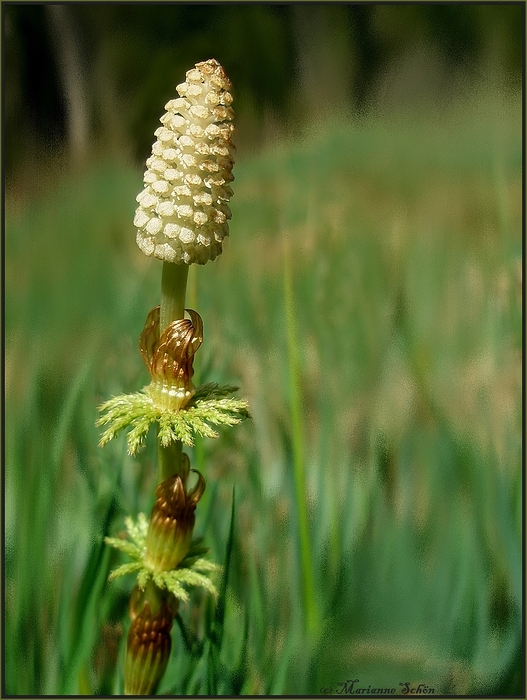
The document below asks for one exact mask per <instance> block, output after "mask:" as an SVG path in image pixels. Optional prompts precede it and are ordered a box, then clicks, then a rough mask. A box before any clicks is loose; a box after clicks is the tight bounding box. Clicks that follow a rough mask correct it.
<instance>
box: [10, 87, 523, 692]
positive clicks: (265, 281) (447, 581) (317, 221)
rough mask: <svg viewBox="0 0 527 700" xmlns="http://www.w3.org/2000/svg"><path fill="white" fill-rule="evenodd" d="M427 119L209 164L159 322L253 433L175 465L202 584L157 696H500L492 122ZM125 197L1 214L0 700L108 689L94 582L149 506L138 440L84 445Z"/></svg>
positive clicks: (115, 673)
mask: <svg viewBox="0 0 527 700" xmlns="http://www.w3.org/2000/svg"><path fill="white" fill-rule="evenodd" d="M443 107H444V106H441V109H439V107H438V110H437V111H435V112H434V113H432V114H430V113H428V114H420V113H418V112H412V114H411V118H410V117H408V116H399V115H397V114H396V113H390V115H389V116H388V115H380V116H381V118H379V119H375V120H371V121H364V122H362V123H360V124H357V123H352V124H351V123H350V124H341V123H336V124H332V123H330V122H329V121H328V122H327V123H326V124H325V125H324V127H322V126H321V127H319V130H318V132H317V133H314V134H311V135H304V137H303V139H302V141H301V143H285V144H284V145H283V146H282V147H281V148H277V149H275V150H274V151H272V152H269V153H267V154H263V155H262V156H261V157H257V158H256V157H255V158H253V159H251V160H250V161H249V160H247V161H245V162H243V161H241V162H239V163H237V166H236V195H235V197H234V199H233V207H232V209H233V218H232V229H231V238H230V240H229V245H228V246H227V248H226V250H225V252H224V254H223V255H222V257H221V258H220V259H219V260H218V261H216V262H214V263H213V264H210V265H207V266H205V268H203V269H201V268H200V269H198V270H192V275H194V278H193V280H191V282H190V285H189V288H190V289H191V290H192V289H194V291H193V292H192V293H193V294H194V298H193V299H192V303H190V299H189V305H191V306H192V308H196V309H198V310H199V312H200V314H201V315H202V316H203V322H204V327H205V330H206V341H205V343H204V345H203V347H202V349H201V350H200V354H199V356H198V358H197V359H196V363H195V365H196V373H197V375H199V381H200V382H203V383H211V382H219V383H220V384H223V383H224V382H226V381H236V383H237V384H238V385H239V386H241V387H242V388H243V395H244V397H246V398H247V399H248V402H249V404H250V406H251V414H252V416H253V418H254V420H253V421H245V422H244V423H243V424H242V425H240V426H239V427H238V428H237V429H236V430H232V431H224V434H223V435H222V439H221V440H209V439H203V438H200V437H197V438H196V440H195V445H194V447H193V448H192V449H191V450H190V452H191V454H190V458H191V463H192V466H193V467H194V468H196V469H198V470H200V471H201V472H203V473H206V474H207V476H208V484H207V489H206V491H205V493H204V494H203V497H202V499H201V501H200V504H199V518H198V522H197V526H196V527H197V530H198V531H197V533H196V534H197V535H202V536H204V538H205V542H206V544H207V546H208V547H210V552H211V559H213V560H214V561H218V562H221V563H222V564H223V567H224V572H223V573H224V578H222V579H221V580H220V582H219V584H218V589H219V596H218V599H217V602H215V601H214V599H213V598H212V597H211V596H209V595H207V592H206V591H205V590H202V589H200V588H199V587H197V588H194V589H190V590H189V591H188V594H189V597H190V601H189V604H188V605H186V604H182V605H181V608H180V611H179V614H178V617H177V618H176V619H177V625H174V628H173V642H174V643H173V652H172V657H171V660H170V664H169V667H168V670H167V675H166V677H165V678H164V679H163V682H162V685H161V686H160V688H159V692H160V693H165V694H169V695H180V694H206V693H208V692H211V691H214V692H217V693H218V694H236V693H239V694H254V695H257V694H298V695H302V694H318V693H319V692H320V688H321V687H324V688H325V687H331V686H332V685H335V684H336V683H337V682H339V681H345V680H347V679H348V678H350V677H352V678H360V679H361V686H362V685H363V686H365V687H367V686H368V684H370V683H371V684H372V686H373V685H375V686H378V685H381V684H382V685H385V686H387V687H391V686H392V685H393V686H395V687H396V688H397V690H398V689H399V686H398V684H399V683H404V682H406V681H409V682H413V681H414V680H415V682H416V683H419V682H423V683H426V684H427V685H428V686H429V687H434V688H435V691H436V693H443V694H477V695H481V694H484V695H486V694H490V695H503V694H510V695H512V694H520V692H521V660H522V657H521V648H522V625H521V604H522V566H521V560H522V472H521V446H522V445H521V436H522V423H521V347H522V307H521V292H522V287H521V253H522V238H521V217H522V209H521V194H522V189H521V127H522V121H521V104H520V102H516V101H515V100H514V99H507V100H504V99H503V98H502V97H501V96H500V95H499V94H497V93H495V92H494V91H493V88H492V87H491V86H487V89H485V91H484V92H483V93H482V95H481V96H480V97H479V98H478V96H474V97H470V99H469V97H468V96H467V98H466V100H465V101H464V102H463V104H458V105H457V108H456V109H455V110H454V111H452V112H448V111H443ZM140 180H141V178H140V172H139V173H138V172H137V171H132V170H129V169H127V168H123V167H118V166H115V165H111V164H103V163H101V164H100V165H99V166H98V167H97V168H96V169H94V170H92V171H90V172H88V173H85V174H82V175H80V174H79V175H77V176H76V177H75V178H71V177H69V176H68V178H64V179H59V178H58V175H57V180H56V183H55V187H54V190H53V192H50V193H49V194H48V195H47V196H46V198H35V199H33V200H28V201H20V202H18V205H17V207H16V208H15V207H14V205H11V206H10V207H8V210H7V212H6V236H5V252H6V300H5V319H6V357H5V366H6V418H5V461H6V468H5V537H6V542H5V545H6V546H5V650H4V662H5V674H4V677H5V683H6V692H8V693H11V694H14V695H46V694H48V695H64V694H65V695H77V694H79V693H89V694H102V695H110V694H118V693H119V692H120V691H122V678H121V671H120V668H121V663H120V658H121V656H120V655H121V654H122V651H123V644H124V643H125V640H126V633H127V628H126V625H127V622H126V620H127V610H128V601H129V594H130V589H131V586H132V580H131V579H132V577H131V576H129V577H124V576H123V577H120V578H118V579H116V580H115V581H114V582H112V583H111V584H109V583H108V576H109V573H110V570H111V569H113V568H115V567H116V566H118V565H119V564H120V563H121V561H120V560H117V557H118V556H121V555H119V554H118V553H116V552H113V551H112V550H111V549H110V548H109V547H107V546H106V545H105V543H104V537H105V536H107V535H108V534H109V533H112V534H113V533H118V532H120V531H121V530H122V529H123V523H124V518H125V516H126V515H127V514H128V513H140V512H146V513H148V512H150V509H151V507H152V502H151V499H152V493H153V490H154V486H155V479H156V474H155V453H156V448H157V445H156V442H155V440H153V439H150V438H147V439H146V440H145V447H144V450H143V451H142V452H141V453H140V454H139V458H138V459H137V460H136V459H134V458H133V457H131V456H130V455H129V454H128V453H127V446H126V440H125V439H124V436H118V437H117V438H116V439H115V440H113V441H112V442H111V443H110V444H109V445H108V446H107V447H106V448H105V449H104V450H100V449H98V447H97V443H98V441H99V439H100V433H99V430H98V429H96V428H95V425H94V422H95V419H96V408H95V407H96V406H97V405H99V404H100V403H101V402H102V401H104V400H105V398H106V397H107V396H109V395H112V394H118V393H119V392H133V391H136V390H137V387H138V386H142V385H144V383H146V381H147V377H146V376H145V374H146V373H145V370H144V368H143V366H142V364H141V360H140V358H139V354H138V348H137V339H138V336H139V334H140V332H141V329H142V327H143V322H144V317H145V315H146V313H147V311H148V309H150V308H151V307H152V306H153V305H154V304H156V303H157V299H158V296H159V277H160V265H159V264H157V262H156V261H154V260H145V259H144V258H143V256H141V254H140V253H139V252H138V251H137V250H136V249H135V244H134V233H133V226H132V224H131V221H132V217H133V209H134V201H135V200H134V198H135V195H136V194H137V190H138V188H139V187H140ZM37 184H38V183H37ZM10 201H11V202H16V200H15V199H14V194H13V193H11V198H10ZM284 238H287V240H288V244H289V252H290V300H289V302H286V299H285V296H284V256H283V239H284ZM94 280H95V283H94ZM193 285H194V286H193ZM286 303H291V308H292V309H294V317H293V318H294V329H295V338H296V343H295V347H294V348H291V347H290V346H289V347H288V343H289V344H291V340H290V339H289V340H288V334H289V333H290V324H291V320H290V319H291V316H289V317H288V314H287V308H286ZM288 318H289V320H288ZM288 324H289V325H288ZM291 350H293V352H291ZM291 358H293V361H292V362H291ZM291 368H293V370H294V372H293V375H294V376H293V377H292V376H291V375H292V372H291ZM229 394H230V392H229ZM197 396H198V395H197ZM200 396H201V398H203V399H204V400H206V398H207V396H206V395H203V394H201V395H200ZM221 398H226V396H223V397H222V396H219V395H217V396H216V397H215V400H216V399H218V400H219V399H221ZM295 406H296V409H294V410H295V411H298V413H295V412H294V410H293V408H294V407H295ZM298 414H299V415H298ZM299 455H301V456H302V471H303V482H304V485H303V493H302V492H301V489H300V488H299V487H298V483H299V482H298V481H297V480H296V477H295V461H296V463H297V464H299V463H300V462H299ZM296 469H297V471H296V473H297V474H298V473H299V468H298V467H297V468H296ZM234 485H236V504H235V508H234V513H235V517H234V518H233V517H232V515H233V510H232V490H233V486H234ZM302 498H303V500H304V503H303V504H302V503H301V499H302ZM302 508H303V509H304V510H305V511H306V514H307V538H308V539H309V552H310V554H309V557H310V561H308V565H310V566H311V571H312V577H313V589H314V593H313V597H314V605H315V606H316V623H317V624H316V625H315V628H314V633H313V634H312V635H309V636H308V635H307V634H306V624H305V623H306V617H307V608H306V595H305V584H304V579H303V566H305V564H303V563H302V541H303V540H302V537H303V536H302V535H301V532H300V527H299V524H300V523H301V516H300V513H301V510H302ZM137 526H138V530H137V531H136V534H139V535H140V533H141V527H142V526H141V524H140V523H139V525H138V524H137V522H136V527H137ZM136 534H134V538H135V539H137V538H136ZM117 539H118V540H119V541H121V542H123V543H124V542H125V540H124V539H122V540H121V539H120V538H118V537H117V536H116V540H117ZM128 544H133V543H130V541H128ZM114 556H115V559H114ZM196 556H198V555H197V554H196ZM199 558H203V556H202V553H200V554H199ZM194 563H195V562H194ZM198 573H203V572H198ZM227 573H228V579H227V575H226V574H227ZM37 584H38V585H37ZM351 673H353V676H350V674H351Z"/></svg>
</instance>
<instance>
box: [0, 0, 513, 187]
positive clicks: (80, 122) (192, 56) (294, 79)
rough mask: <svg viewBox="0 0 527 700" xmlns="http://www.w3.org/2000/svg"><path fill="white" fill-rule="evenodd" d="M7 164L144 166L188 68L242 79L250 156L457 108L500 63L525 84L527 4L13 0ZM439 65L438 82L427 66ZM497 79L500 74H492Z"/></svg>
mask: <svg viewBox="0 0 527 700" xmlns="http://www.w3.org/2000/svg"><path fill="white" fill-rule="evenodd" d="M2 10H3V13H4V23H5V24H4V38H5V43H4V51H5V84H4V85H5V88H4V90H5V92H4V95H5V100H4V110H5V131H6V137H7V138H6V144H5V145H6V152H5V159H6V160H5V162H6V168H7V173H8V175H9V176H10V177H11V176H13V175H15V174H17V173H19V172H20V171H21V170H22V171H23V170H24V166H27V162H28V161H30V162H32V163H33V162H34V160H35V158H36V159H37V160H38V154H39V153H45V154H46V157H52V158H53V157H57V156H59V157H61V156H63V155H64V154H65V152H66V153H69V155H70V156H71V157H73V158H74V159H76V160H81V161H82V160H83V159H86V158H87V157H88V156H89V155H93V154H96V153H100V152H101V151H105V152H106V153H108V152H113V153H119V154H121V155H122V154H123V153H127V154H128V155H129V156H131V157H133V158H134V159H136V160H137V161H143V160H144V159H145V158H146V156H147V155H148V151H149V148H150V145H151V134H152V131H153V130H154V128H155V125H156V122H157V120H158V118H159V116H160V109H161V107H162V105H163V104H164V102H165V101H167V100H168V99H169V98H170V97H171V96H172V95H173V93H174V87H175V85H176V84H178V83H179V82H181V80H182V78H183V76H184V74H185V71H186V70H188V66H190V65H193V64H194V63H196V62H197V61H199V60H205V59H207V58H209V57H211V56H215V57H216V58H217V59H218V60H219V61H220V62H221V63H222V64H223V65H224V66H225V68H226V70H227V73H228V75H229V76H231V80H232V82H233V84H234V85H235V91H236V105H237V115H238V117H239V119H238V125H239V127H238V136H237V143H238V148H239V150H240V153H241V155H243V153H245V151H246V149H254V148H259V147H261V146H262V145H264V144H265V143H266V142H267V141H268V140H274V139H276V138H282V137H287V136H288V135H291V134H295V133H297V131H298V129H300V128H301V127H302V126H303V125H304V124H305V122H306V121H309V120H310V119H312V118H313V117H318V116H321V115H322V116H323V115H326V116H327V115H328V114H333V113H338V112H345V113H347V114H360V115H363V116H367V115H370V114H371V113H375V111H379V110H380V111H384V110H386V109H397V110H401V109H402V110H404V109H406V108H408V107H410V108H414V107H415V106H419V105H421V106H422V105H423V104H425V103H426V102H427V101H429V102H430V100H436V99H437V98H438V97H440V100H441V102H443V104H444V106H445V107H446V106H447V105H448V103H449V102H450V101H451V100H452V99H454V98H455V97H456V95H458V94H459V91H460V90H461V91H463V90H467V89H468V88H469V87H470V84H471V83H474V82H475V81H478V80H480V79H481V78H482V74H484V73H485V72H487V73H488V72H489V71H492V72H494V73H495V74H496V77H497V78H498V79H499V80H501V81H508V82H510V83H515V84H519V81H520V73H521V42H522V26H523V22H522V6H521V5H520V4H516V5H505V4H502V3H499V4H497V5H468V4H467V5H463V4H455V5H434V4H421V5H419V4H416V5H407V6H399V5H397V6H389V5H388V6H386V5H376V4H373V3H372V4H367V5H346V4H335V5H331V4H327V5H318V4H309V5H308V4H300V3H298V4H296V3H294V4H289V5H278V4H276V5H275V4H269V5H259V4H251V5H239V4H231V5H221V4H217V5H215V4H210V5H199V4H196V5H185V4H166V5H156V4H145V5H133V4H124V5H120V4H113V5H111V4H107V5H105V4H102V5H98V4H95V3H93V4H92V3H90V4H82V3H78V4H77V3H76V4H69V5H68V4H66V5H55V6H50V5H29V4H20V5H9V4H8V3H4V4H3V7H2ZM431 62H432V63H433V64H434V79H433V80H432V81H431V80H430V72H429V71H428V70H427V67H428V66H429V65H430V63H431ZM487 77H488V76H487Z"/></svg>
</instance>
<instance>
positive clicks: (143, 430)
mask: <svg viewBox="0 0 527 700" xmlns="http://www.w3.org/2000/svg"><path fill="white" fill-rule="evenodd" d="M232 389H233V387H231V386H225V387H220V386H218V385H215V384H207V385H205V386H204V387H201V388H200V389H198V391H197V393H196V395H195V396H193V397H192V399H191V400H190V401H189V403H188V404H187V405H186V406H185V408H183V409H181V410H179V411H172V410H170V409H164V408H159V407H158V406H157V405H156V403H155V402H154V401H153V399H152V398H151V397H150V396H149V394H148V388H147V389H145V391H143V392H138V393H135V394H125V395H121V396H114V397H113V398H112V399H110V400H109V401H106V402H105V403H103V404H102V406H100V407H99V411H100V412H101V413H103V414H104V415H102V416H101V418H99V420H98V421H97V426H101V425H107V424H108V423H109V424H110V427H109V428H107V429H106V430H105V431H104V433H103V435H102V437H101V439H100V441H99V446H100V447H104V445H106V444H107V443H108V442H110V440H113V438H114V437H115V436H116V435H117V434H118V433H119V432H120V431H121V430H123V429H125V428H129V427H130V426H132V430H130V432H129V433H128V439H127V444H128V452H129V453H130V454H131V455H135V454H136V453H137V451H138V450H139V449H140V448H141V447H142V446H143V442H144V439H145V437H146V434H147V432H148V430H149V428H150V426H151V425H152V423H156V422H157V423H159V430H158V433H157V435H158V439H159V442H160V443H161V445H163V447H168V445H170V444H171V443H173V442H176V441H177V440H180V441H181V442H182V443H183V444H184V445H187V446H188V447H192V446H193V445H194V437H193V434H195V435H200V436H201V437H208V438H217V437H219V433H218V432H216V431H215V430H213V429H212V428H211V427H210V425H208V424H209V423H212V425H231V426H232V425H237V424H238V423H241V421H242V420H243V419H244V418H249V411H248V407H249V405H248V403H247V401H244V400H242V399H234V398H224V397H225V395H226V394H227V393H229V392H230V391H231V390H232Z"/></svg>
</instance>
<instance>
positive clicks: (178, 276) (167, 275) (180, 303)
mask: <svg viewBox="0 0 527 700" xmlns="http://www.w3.org/2000/svg"><path fill="white" fill-rule="evenodd" d="M188 267H189V266H188V265H175V264H174V263H169V262H163V275H162V277H161V310H160V328H159V331H160V334H161V333H162V332H163V331H164V330H165V328H166V327H167V326H169V325H170V324H171V323H172V321H177V320H178V319H180V318H184V317H185V294H186V290H187V278H188ZM182 452H183V446H182V444H181V442H179V441H177V442H173V443H172V444H170V445H169V446H168V447H163V446H162V445H159V447H158V451H157V481H158V483H161V482H162V481H165V479H168V477H170V476H173V475H174V474H179V476H180V477H181V479H182V481H183V485H184V486H186V481H187V477H188V470H187V468H186V466H185V462H183V461H182V459H181V455H182Z"/></svg>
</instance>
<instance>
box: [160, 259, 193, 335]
mask: <svg viewBox="0 0 527 700" xmlns="http://www.w3.org/2000/svg"><path fill="white" fill-rule="evenodd" d="M187 278H188V265H175V264H174V263H169V262H163V276H162V278H161V314H160V316H161V318H160V328H159V332H160V334H161V333H162V332H163V331H164V330H165V328H166V327H167V326H168V325H170V324H171V323H172V321H177V320H178V319H180V318H185V294H186V291H187Z"/></svg>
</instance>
